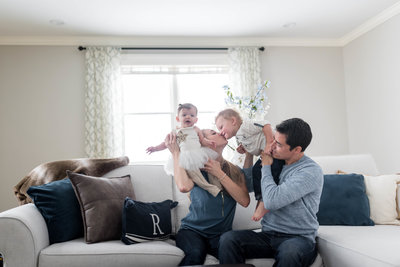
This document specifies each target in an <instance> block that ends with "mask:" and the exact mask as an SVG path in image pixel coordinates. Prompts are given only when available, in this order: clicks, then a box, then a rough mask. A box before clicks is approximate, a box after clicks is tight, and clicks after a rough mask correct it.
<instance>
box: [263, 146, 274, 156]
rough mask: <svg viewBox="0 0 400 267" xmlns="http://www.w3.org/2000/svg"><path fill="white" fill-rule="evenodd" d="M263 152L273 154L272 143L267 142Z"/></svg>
mask: <svg viewBox="0 0 400 267" xmlns="http://www.w3.org/2000/svg"><path fill="white" fill-rule="evenodd" d="M263 152H265V153H266V154H268V155H271V154H272V143H267V144H265V147H264V150H263Z"/></svg>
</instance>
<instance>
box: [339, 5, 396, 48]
mask: <svg viewBox="0 0 400 267" xmlns="http://www.w3.org/2000/svg"><path fill="white" fill-rule="evenodd" d="M398 14H400V2H398V3H396V4H394V5H393V6H391V7H389V8H387V9H385V10H384V11H382V12H381V13H379V14H378V15H376V16H375V17H373V18H371V19H369V20H367V21H366V22H364V23H363V24H361V25H360V26H358V27H356V28H355V29H354V30H352V31H351V32H349V33H348V34H345V35H344V36H343V37H341V38H340V40H339V43H340V44H341V46H346V45H347V44H349V43H350V42H351V41H353V40H355V39H357V38H358V37H360V36H361V35H363V34H365V33H367V32H369V31H370V30H372V29H374V28H376V27H378V26H379V25H381V24H382V23H384V22H385V21H387V20H389V19H391V18H392V17H394V16H396V15H398Z"/></svg>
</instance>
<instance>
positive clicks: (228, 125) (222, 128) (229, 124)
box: [215, 116, 237, 139]
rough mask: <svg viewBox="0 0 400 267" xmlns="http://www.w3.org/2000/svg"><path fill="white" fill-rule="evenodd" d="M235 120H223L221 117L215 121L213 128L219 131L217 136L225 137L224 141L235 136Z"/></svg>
mask: <svg viewBox="0 0 400 267" xmlns="http://www.w3.org/2000/svg"><path fill="white" fill-rule="evenodd" d="M235 122H236V120H234V119H232V118H231V119H225V118H223V117H222V116H220V117H218V118H217V119H216V120H215V126H217V129H218V131H219V134H220V135H222V136H223V137H225V139H230V138H232V137H234V136H235V135H236V132H237V129H236V128H237V127H236V123H235Z"/></svg>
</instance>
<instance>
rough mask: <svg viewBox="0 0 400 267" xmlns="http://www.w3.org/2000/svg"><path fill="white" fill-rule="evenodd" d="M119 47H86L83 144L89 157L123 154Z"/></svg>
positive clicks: (107, 156) (108, 156)
mask: <svg viewBox="0 0 400 267" xmlns="http://www.w3.org/2000/svg"><path fill="white" fill-rule="evenodd" d="M120 55H121V49H120V48H118V47H87V48H86V69H87V74H86V96H85V105H86V115H85V120H86V124H85V135H86V140H85V145H86V148H85V150H86V154H87V156H88V157H90V158H110V157H118V156H122V155H123V154H124V147H123V146H124V140H123V102H122V88H121V83H120Z"/></svg>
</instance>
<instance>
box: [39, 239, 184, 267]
mask: <svg viewBox="0 0 400 267" xmlns="http://www.w3.org/2000/svg"><path fill="white" fill-rule="evenodd" d="M170 241H171V240H170V239H169V240H168V241H153V242H144V243H139V244H135V245H134V246H126V245H124V244H123V243H122V242H121V241H120V240H111V241H104V242H98V243H94V244H87V243H85V242H84V240H83V239H82V238H80V239H74V240H71V241H68V242H63V243H57V244H54V245H51V246H48V247H46V248H44V249H42V250H41V251H40V255H39V262H40V267H54V266H56V267H82V266H96V267H110V266H118V267H132V266H178V264H179V262H181V260H182V258H183V256H184V253H183V251H182V250H180V249H179V248H177V247H176V246H175V244H174V242H172V241H171V242H170ZM38 266H39V264H38Z"/></svg>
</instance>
